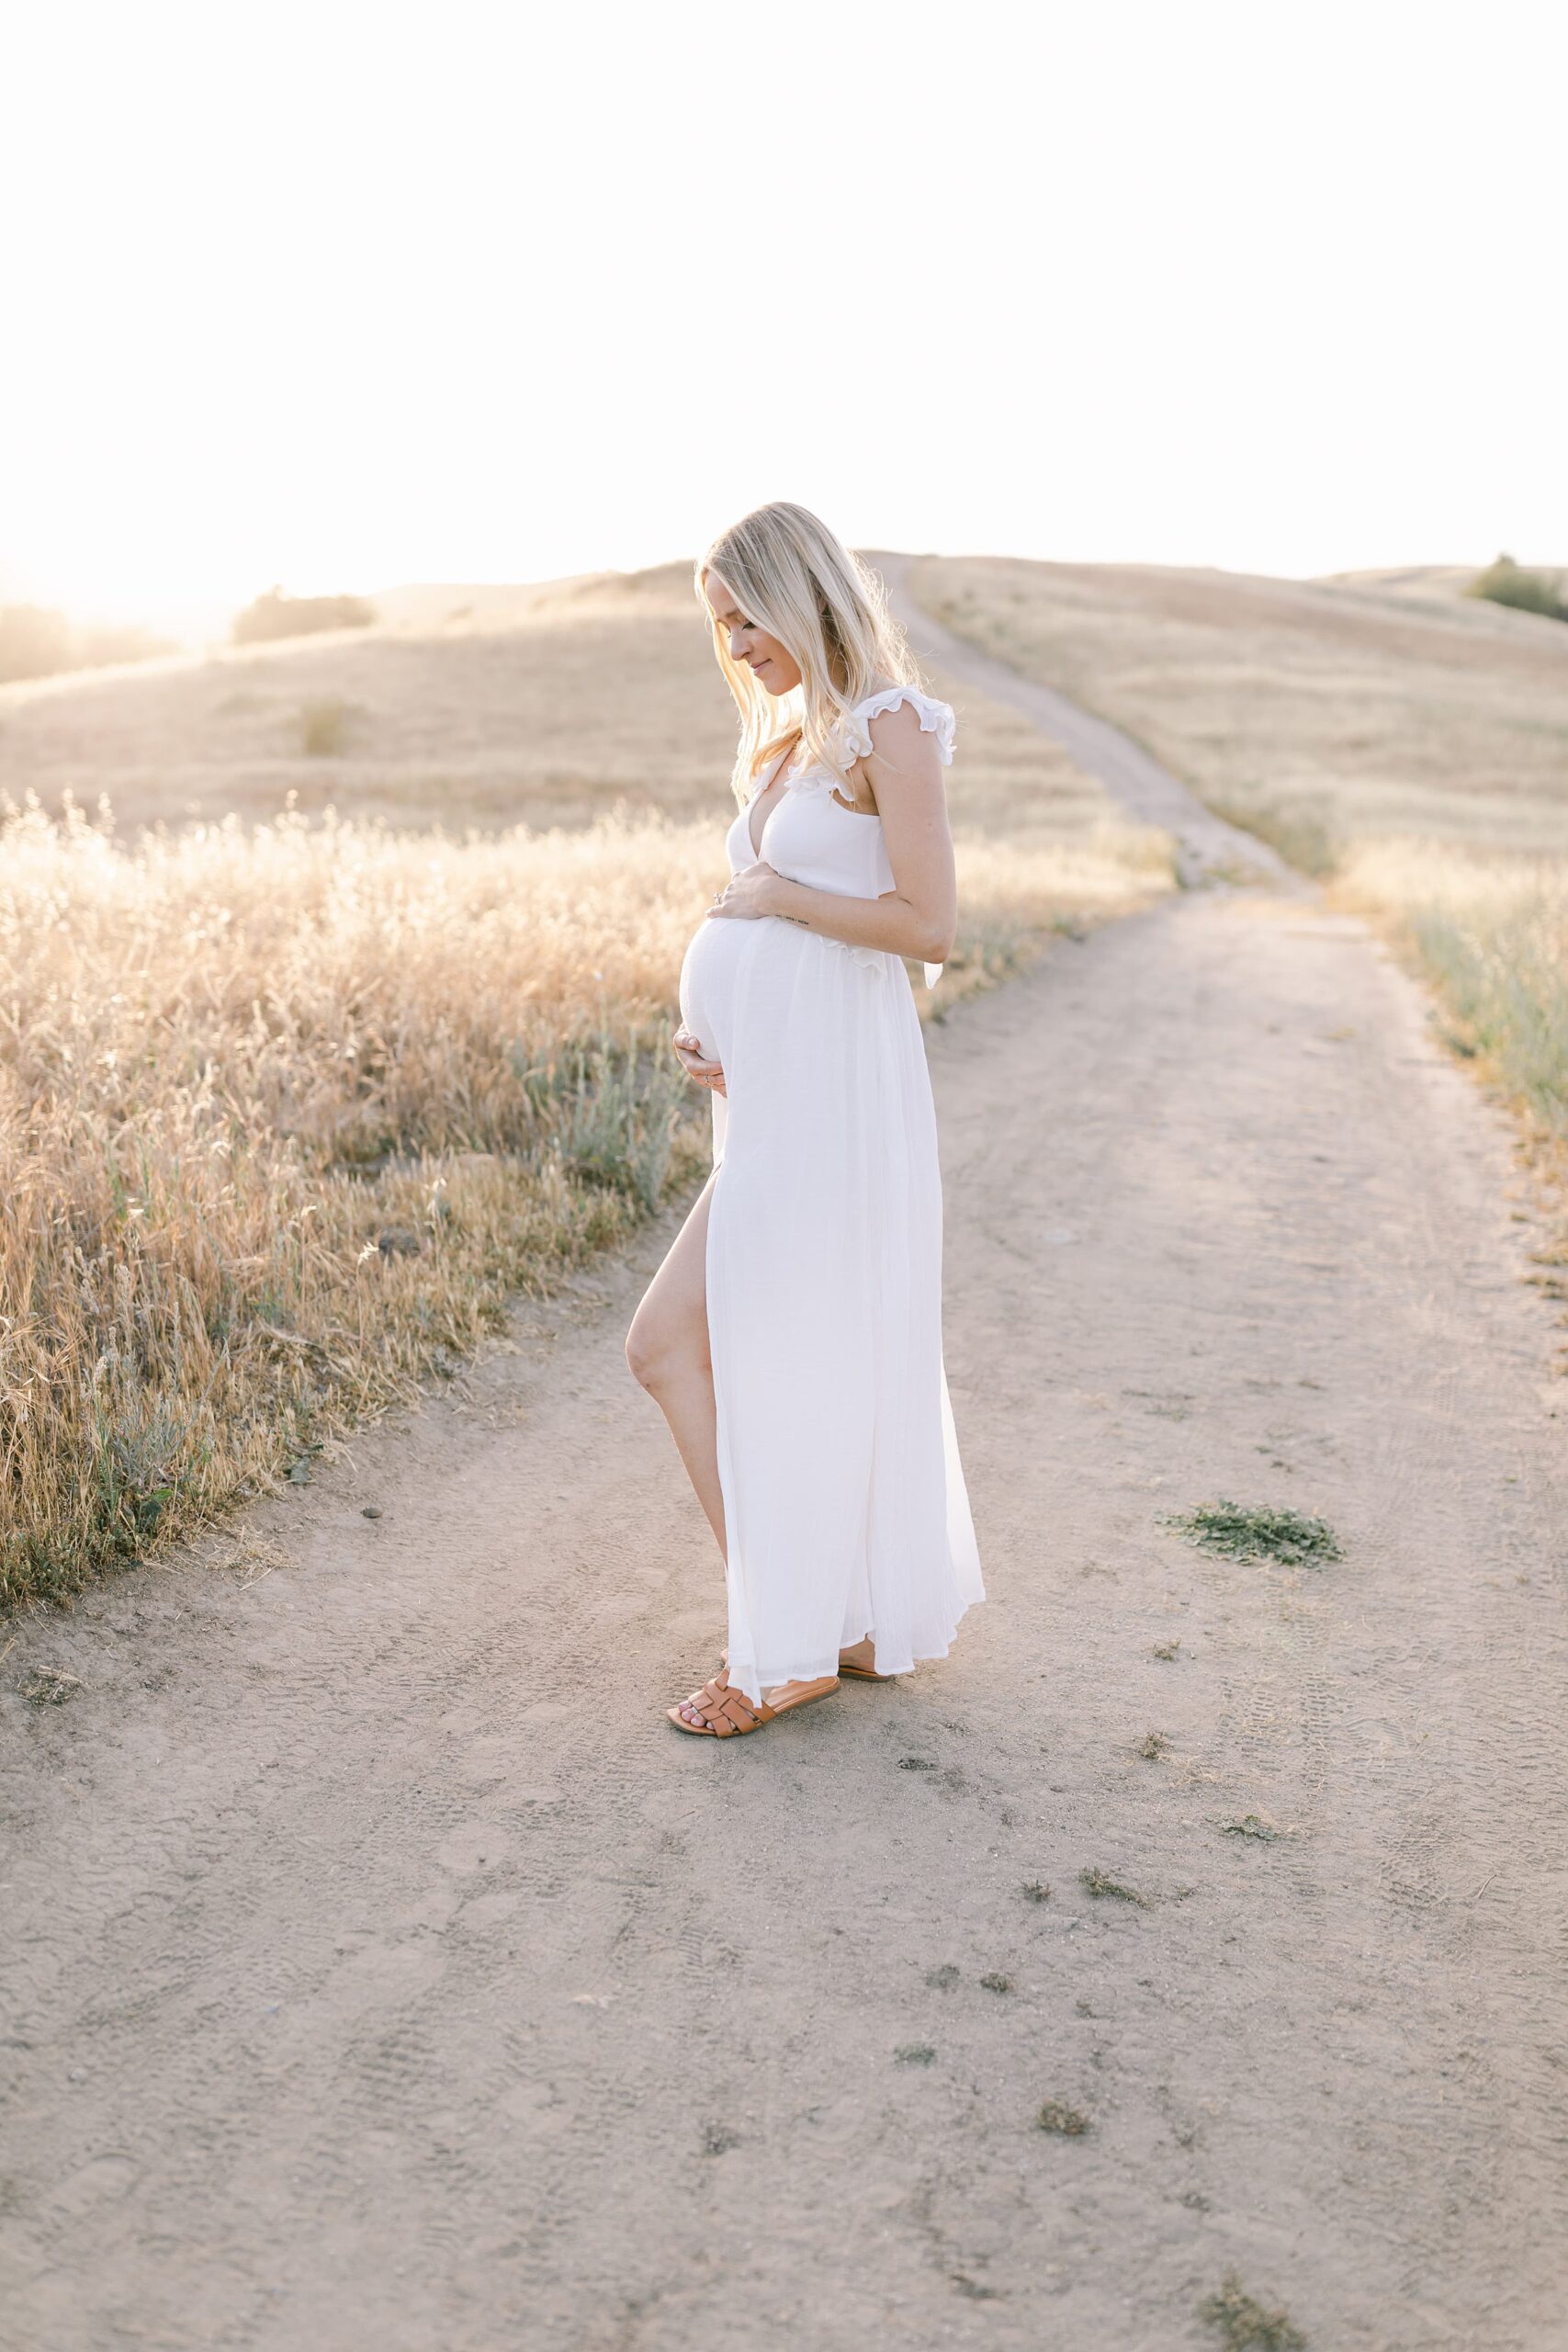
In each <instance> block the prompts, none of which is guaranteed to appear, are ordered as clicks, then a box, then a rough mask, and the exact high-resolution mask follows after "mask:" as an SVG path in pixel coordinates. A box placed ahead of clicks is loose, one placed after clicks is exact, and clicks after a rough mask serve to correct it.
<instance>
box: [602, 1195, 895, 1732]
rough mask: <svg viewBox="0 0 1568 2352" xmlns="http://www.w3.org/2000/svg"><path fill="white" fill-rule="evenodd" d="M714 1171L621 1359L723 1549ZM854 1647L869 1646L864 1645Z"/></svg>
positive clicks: (786, 1685)
mask: <svg viewBox="0 0 1568 2352" xmlns="http://www.w3.org/2000/svg"><path fill="white" fill-rule="evenodd" d="M717 1174H718V1170H717V1169H715V1170H714V1173H713V1175H712V1176H710V1177H709V1178H708V1181H707V1182H706V1183H705V1185H704V1186H703V1189H702V1191H701V1192H700V1193H698V1195H697V1197H696V1200H695V1201H694V1203H693V1204H692V1207H691V1210H690V1212H689V1214H688V1215H687V1217H686V1221H685V1223H684V1224H683V1225H682V1227H681V1230H680V1232H679V1233H678V1234H677V1235H676V1236H675V1238H674V1240H673V1241H672V1242H671V1245H670V1248H669V1250H667V1251H666V1253H665V1257H664V1261H663V1263H662V1265H661V1266H660V1269H659V1272H657V1273H656V1274H655V1275H654V1277H653V1280H652V1281H651V1282H650V1283H649V1286H648V1288H647V1290H645V1291H644V1293H643V1295H642V1300H641V1303H640V1305H639V1306H638V1307H637V1313H636V1314H635V1315H634V1316H633V1317H632V1322H631V1329H630V1330H629V1331H628V1332H627V1333H626V1362H627V1363H628V1364H629V1365H630V1367H631V1370H632V1374H633V1376H634V1378H636V1379H637V1381H639V1382H640V1383H641V1385H642V1386H643V1387H644V1388H646V1389H647V1390H648V1393H649V1396H650V1397H652V1398H653V1399H654V1401H655V1403H656V1404H657V1405H658V1407H659V1408H660V1411H661V1412H662V1414H663V1415H664V1418H665V1419H666V1420H667V1421H668V1422H669V1424H670V1432H671V1436H672V1437H673V1438H674V1440H675V1443H676V1446H677V1448H678V1449H679V1452H680V1455H681V1459H682V1462H683V1463H684V1464H685V1465H686V1475H687V1476H688V1477H689V1478H690V1479H691V1482H692V1484H693V1486H694V1487H695V1489H696V1495H697V1500H698V1501H699V1502H700V1503H701V1504H702V1507H703V1509H704V1510H705V1512H706V1513H707V1520H708V1525H709V1526H710V1527H711V1528H712V1529H713V1532H714V1535H715V1537H716V1540H717V1544H718V1548H719V1551H720V1553H721V1554H723V1553H725V1549H726V1547H725V1540H724V1493H723V1489H722V1488H721V1487H720V1486H719V1483H718V1408H717V1407H716V1404H715V1401H714V1392H713V1357H712V1355H711V1353H710V1352H709V1348H708V1310H707V1234H708V1208H709V1205H710V1204H711V1202H712V1199H713V1187H714V1178H715V1177H716V1175H717ZM859 1647H862V1648H866V1649H869V1647H870V1645H869V1644H862V1645H859ZM856 1654H857V1653H855V1652H851V1653H848V1655H850V1656H854V1655H856ZM868 1662H869V1661H868ZM817 1687H818V1686H817V1685H815V1684H813V1683H807V1682H781V1683H778V1684H776V1685H775V1686H774V1687H773V1689H772V1690H770V1691H767V1692H765V1693H764V1696H765V1697H766V1698H767V1700H768V1702H769V1703H770V1704H774V1705H776V1704H777V1703H778V1702H779V1701H781V1700H784V1699H789V1698H793V1697H795V1694H796V1693H797V1692H799V1691H808V1690H813V1689H815V1688H817ZM700 1696H701V1693H700V1692H699V1691H694V1692H693V1693H692V1696H691V1698H690V1699H688V1700H685V1701H683V1702H682V1705H681V1709H680V1713H681V1714H682V1716H683V1717H684V1719H685V1721H686V1722H687V1723H689V1724H693V1725H696V1724H700V1723H701V1722H702V1720H703V1718H702V1716H701V1714H700V1713H699V1712H698V1710H697V1707H696V1704H695V1702H696V1701H697V1700H698V1699H699V1698H700Z"/></svg>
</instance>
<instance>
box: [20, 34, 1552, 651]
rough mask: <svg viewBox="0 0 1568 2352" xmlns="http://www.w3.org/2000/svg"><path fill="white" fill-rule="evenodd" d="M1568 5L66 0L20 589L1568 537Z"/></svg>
mask: <svg viewBox="0 0 1568 2352" xmlns="http://www.w3.org/2000/svg"><path fill="white" fill-rule="evenodd" d="M1565 26H1568V12H1565V11H1564V10H1563V9H1562V7H1561V6H1559V5H1558V4H1557V0H1494V5H1493V6H1491V7H1483V6H1479V5H1477V0H1461V5H1455V0H1348V5H1347V0H1179V5H1176V0H1093V5H1084V0H1029V4H1028V5H1027V6H1019V5H1017V4H1016V0H1012V4H1011V5H1006V6H1002V5H997V0H942V5H932V0H889V5H865V0H827V5H823V0H787V5H779V6H773V7H769V6H765V5H759V6H750V7H739V6H720V5H716V0H707V5H705V6H701V7H698V6H694V5H689V0H635V4H634V5H631V6H626V5H623V0H601V4H600V5H596V6H575V5H573V0H552V5H549V6H542V5H539V4H538V0H441V5H440V6H428V5H426V6H409V5H407V0H371V4H370V5H362V4H361V0H307V5H303V6H301V5H299V0H266V5H265V6H262V5H259V4H258V0H198V5H195V6H189V5H175V0H138V5H137V6H134V7H129V6H126V5H125V0H107V4H106V5H82V0H50V5H49V6H39V7H35V8H32V9H29V10H28V11H27V12H25V14H23V13H22V12H17V15H16V17H13V19H12V21H11V23H10V25H9V28H8V30H7V34H6V67H5V75H4V83H3V87H0V218H4V220H6V269H5V279H4V304H3V308H0V337H3V339H4V345H5V352H4V364H3V365H0V453H3V455H0V466H3V469H4V470H3V477H0V598H6V599H15V598H19V597H24V596H26V597H31V598H37V599H40V600H43V601H47V602H53V603H60V604H63V605H68V606H70V607H71V608H73V610H76V611H78V612H81V613H85V614H93V615H96V616H115V617H141V616H145V617H149V618H154V619H162V620H164V621H165V622H173V623H175V625H185V626H187V627H192V626H197V625H198V624H199V623H200V622H201V621H202V620H205V619H209V618H210V619H211V620H213V621H216V620H217V619H219V618H220V616H224V615H226V614H227V613H228V612H229V611H230V610H231V609H232V607H233V606H234V605H237V604H239V603H242V602H243V601H246V600H247V599H248V598H249V597H250V596H252V595H254V594H255V593H256V592H257V591H258V590H259V589H261V588H263V587H265V586H267V585H268V584H270V583H271V582H274V581H278V582H283V583H285V584H286V585H287V586H288V587H290V588H291V589H293V590H294V591H296V592H297V593H307V592H312V591H323V590H332V589H337V588H352V589H358V590H366V591H372V590H374V589H375V588H376V587H377V586H378V585H386V584H389V583H390V582H396V581H407V580H437V579H439V580H452V581H457V580H468V581H482V580H533V579H544V578H550V577H553V576H556V575H558V574H560V573H566V572H576V571H589V570H595V569H598V568H600V567H602V566H607V565H616V566H634V565H637V564H642V563H648V562H655V561H660V560H666V559H669V558H671V557H676V556H685V555H693V554H695V553H696V552H697V551H698V550H699V549H700V548H701V547H702V546H703V545H705V543H706V541H707V540H708V539H709V538H710V537H713V536H714V534H715V533H716V532H717V531H718V530H719V529H721V528H722V527H723V526H724V525H725V524H726V523H728V522H729V521H731V520H732V519H733V518H734V517H735V516H736V515H739V514H740V513H742V512H744V511H745V509H747V508H748V507H750V506H752V505H755V504H757V503H760V502H761V501H762V500H764V499H768V498H776V497H788V498H795V499H799V500H802V501H804V502H805V503H807V505H810V506H812V507H815V508H816V509H817V510H818V512H819V513H820V514H822V515H824V516H825V517H826V518H827V519H828V520H829V522H830V523H831V524H832V526H834V528H836V529H837V530H838V531H840V533H841V535H842V536H843V537H846V538H847V539H849V540H851V541H852V542H853V543H857V544H860V545H862V546H889V547H906V548H931V549H938V550H942V551H944V552H981V553H1010V554H1021V555H1028V556H1038V557H1059V558H1070V559H1084V560H1097V559H1098V560H1144V561H1151V562H1164V563H1198V564H1219V565H1223V566H1226V567H1228V568H1233V569H1241V570H1256V571H1278V572H1292V573H1305V572H1314V571H1328V570H1338V569H1348V568H1351V567H1359V566H1367V565H1373V564H1397V563H1404V562H1408V563H1422V562H1444V561H1451V562H1470V561H1474V562H1477V563H1480V562H1484V561H1486V560H1489V559H1490V558H1491V557H1492V556H1493V555H1494V554H1495V553H1496V551H1497V550H1498V549H1499V548H1507V549H1508V550H1509V551H1510V552H1511V553H1513V554H1515V555H1516V556H1517V557H1519V559H1520V560H1525V561H1529V560H1536V561H1549V560H1551V559H1552V558H1554V557H1555V558H1556V559H1558V560H1562V561H1568V466H1565V465H1564V463H1563V430H1562V416H1563V410H1564V393H1565V386H1568V365H1565V362H1568V326H1565V317H1568V308H1565V305H1564V301H1563V280H1564V272H1563V266H1562V250H1563V249H1562V198H1563V186H1562V169H1561V159H1562V103H1563V92H1564V89H1565V87H1568V74H1565V70H1564V69H1565V67H1568V29H1565Z"/></svg>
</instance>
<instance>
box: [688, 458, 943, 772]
mask: <svg viewBox="0 0 1568 2352" xmlns="http://www.w3.org/2000/svg"><path fill="white" fill-rule="evenodd" d="M709 572H716V573H717V575H718V577H719V578H720V579H721V580H722V581H723V582H724V584H725V586H726V587H727V588H728V590H729V593H730V594H731V595H732V596H733V597H734V598H735V600H736V603H737V605H739V609H740V610H741V612H743V613H744V614H745V616H746V617H747V619H748V620H750V621H753V622H755V623H756V624H757V626H758V627H759V628H764V629H766V631H767V633H768V635H769V636H770V637H776V638H777V639H778V641H779V643H780V644H781V645H782V646H783V647H784V650H785V651H786V652H787V653H788V654H789V656H790V659H791V660H792V661H793V662H795V666H796V668H797V669H798V670H799V672H800V684H799V685H798V687H796V688H795V690H794V693H793V694H792V695H789V696H787V697H785V698H784V708H783V709H782V710H781V708H780V705H779V701H778V699H777V698H776V697H775V696H773V695H770V694H769V693H768V691H767V689H766V687H765V686H763V685H761V684H759V682H758V681H757V679H756V678H754V677H753V676H752V674H751V672H750V670H749V669H747V668H746V666H745V665H744V663H741V662H733V661H732V660H731V659H730V653H729V633H728V629H727V628H722V627H721V626H720V624H719V623H718V622H717V621H716V620H715V621H714V625H713V637H714V651H715V652H716V655H717V657H718V666H719V668H720V669H721V670H722V671H723V673H724V674H725V677H726V679H727V681H728V685H729V691H730V693H731V694H732V695H734V696H735V700H736V704H737V707H739V712H740V743H739V750H738V752H737V753H736V759H735V770H734V774H733V775H732V777H731V779H730V781H731V783H732V785H733V786H734V790H735V796H736V798H737V799H738V800H740V801H742V802H744V801H745V800H746V799H747V797H749V793H750V785H751V782H752V779H753V778H754V777H755V776H756V775H757V773H758V771H759V769H761V768H762V767H765V766H766V764H767V763H768V762H769V761H770V760H771V759H773V758H774V757H775V756H777V755H778V754H779V753H781V752H787V751H789V750H790V749H791V748H792V747H793V746H794V745H795V743H797V742H798V743H799V744H800V745H801V746H802V747H803V748H804V750H805V752H806V756H807V762H808V763H810V764H811V765H813V766H818V765H819V766H821V767H824V768H826V769H828V770H829V772H830V773H831V774H832V775H836V776H837V777H838V778H839V779H840V782H841V783H842V784H843V786H845V789H846V793H847V794H848V795H849V796H850V797H852V796H853V791H854V786H853V785H852V782H851V779H850V775H849V767H850V765H852V763H853V755H852V754H851V755H850V757H849V760H848V762H846V757H845V750H844V746H843V744H842V742H841V741H837V740H836V738H835V729H837V727H838V725H839V722H840V720H841V719H842V718H843V717H844V716H845V714H846V712H848V711H851V710H852V709H853V708H854V707H855V705H856V704H857V703H860V702H864V701H865V700H866V698H867V696H868V695H874V694H875V693H876V692H877V691H878V689H879V688H881V687H883V686H918V685H919V684H920V673H919V669H918V668H917V666H916V663H915V660H914V656H913V655H912V654H911V653H910V651H909V648H908V644H907V642H906V640H905V637H904V632H903V630H902V629H901V628H899V626H898V623H897V621H896V620H895V619H894V618H893V616H892V615H891V614H890V613H889V612H888V609H887V596H886V590H885V588H884V586H883V584H882V582H881V581H880V580H879V579H878V577H877V575H876V574H875V572H874V571H870V570H869V569H868V568H867V566H866V565H864V564H863V563H862V561H861V560H860V558H859V557H858V556H855V555H852V554H851V552H850V550H849V548H846V547H845V546H844V544H843V542H842V541H841V540H840V539H838V538H835V537H834V536H833V533H832V532H831V531H830V530H829V528H828V526H827V525H826V524H825V523H819V522H818V519H817V517H816V515H812V514H809V513H808V512H807V509H806V508H805V507H804V506H795V505H792V504H790V503H788V502H787V501H785V500H782V499H781V500H777V501H775V502H774V503H773V504H772V505H769V506H759V507H756V508H755V509H754V510H753V511H752V513H750V515H742V516H741V518H740V520H739V523H732V524H731V526H730V527H729V529H728V531H724V532H721V533H720V535H719V537H717V538H716V539H715V541H714V543H713V545H712V547H710V548H709V549H708V551H707V553H706V554H705V556H704V557H703V558H702V559H701V560H700V561H699V563H698V565H697V571H696V590H697V601H698V603H699V604H700V605H702V606H703V608H704V610H705V612H707V613H708V615H709V616H710V617H711V616H712V610H713V608H712V606H711V605H709V603H708V600H707V595H706V593H705V589H704V585H703V583H704V582H705V579H706V578H707V575H708V574H709ZM792 704H793V705H794V708H793V709H792V708H791V705H792Z"/></svg>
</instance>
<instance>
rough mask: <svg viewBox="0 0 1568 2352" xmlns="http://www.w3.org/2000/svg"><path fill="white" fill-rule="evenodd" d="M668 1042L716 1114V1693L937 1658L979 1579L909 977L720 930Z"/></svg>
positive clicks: (692, 969) (810, 936)
mask: <svg viewBox="0 0 1568 2352" xmlns="http://www.w3.org/2000/svg"><path fill="white" fill-rule="evenodd" d="M681 1010H682V1018H683V1019H684V1020H685V1021H686V1023H688V1025H689V1026H690V1027H691V1029H692V1030H693V1031H694V1034H695V1035H697V1036H698V1037H699V1038H701V1039H702V1040H703V1043H704V1044H705V1046H706V1047H707V1049H708V1051H709V1052H710V1054H713V1055H715V1056H716V1058H717V1059H718V1060H719V1061H720V1062H721V1063H722V1065H723V1068H724V1074H725V1083H726V1086H727V1088H728V1101H727V1100H726V1098H725V1097H724V1096H722V1095H717V1094H716V1095H715V1096H714V1097H713V1119H714V1159H715V1162H716V1165H717V1168H718V1171H719V1172H718V1174H717V1176H716V1180H715V1182H714V1189H713V1196H712V1199H711V1202H710V1204H709V1216H708V1229H707V1260H706V1264H707V1314H708V1329H709V1336H710V1342H711V1347H712V1354H713V1374H714V1390H715V1395H716V1400H717V1408H718V1476H719V1485H720V1487H721V1489H722V1492H723V1498H724V1517H725V1532H726V1541H727V1546H728V1603H729V1679H730V1680H731V1681H732V1682H733V1683H734V1684H735V1685H736V1687H737V1688H738V1689H739V1690H740V1691H743V1692H744V1693H745V1695H746V1696H747V1698H749V1699H750V1700H752V1701H753V1702H758V1701H760V1700H761V1694H762V1691H763V1690H764V1688H767V1687H771V1686H773V1684H775V1683H780V1682H788V1681H795V1680H809V1679H814V1678H816V1677H817V1676H819V1675H828V1674H834V1673H836V1672H837V1671H838V1658H839V1652H840V1648H842V1647H846V1646H848V1645H850V1644H852V1643H854V1642H859V1641H862V1640H863V1639H864V1638H865V1637H866V1635H867V1634H870V1635H872V1636H873V1637H874V1644H875V1662H876V1668H877V1671H878V1672H879V1673H882V1674H898V1673H905V1672H908V1669H909V1668H911V1667H912V1666H913V1665H914V1664H915V1662H916V1660H917V1659H919V1658H930V1657H945V1655H946V1653H947V1650H948V1647H949V1645H950V1644H951V1642H952V1640H953V1633H954V1631H955V1630H956V1628H957V1625H958V1622H959V1620H960V1618H961V1617H962V1616H963V1614H964V1611H965V1609H966V1608H968V1606H969V1605H970V1603H971V1602H972V1601H977V1600H984V1598H985V1589H984V1586H983V1584H982V1581H981V1576H980V1563H979V1557H978V1554H977V1551H976V1542H975V1531H974V1525H973V1522H972V1520H971V1517H970V1510H969V1498H968V1495H967V1492H966V1490H965V1487H964V1474H963V1470H962V1467H961V1466H960V1462H959V1454H958V1442H957V1437H956V1433H955V1431H954V1428H953V1408H952V1404H951V1402H950V1400H949V1397H948V1388H947V1374H946V1370H945V1367H944V1365H943V1362H942V1181H941V1174H940V1170H939V1168H938V1162H937V1138H936V1117H935V1111H934V1106H933V1103H932V1100H931V1076H930V1072H929V1069H928V1068H927V1064H926V1054H925V1041H924V1038H923V1036H922V1034H921V1030H920V1022H919V1014H918V1013H917V1012H916V1010H915V1003H914V998H913V994H912V992H911V989H910V987H909V979H908V973H907V972H906V970H905V968H904V965H903V961H902V959H901V958H900V957H899V956H891V955H884V954H880V953H877V952H876V951H874V950H871V949H867V948H851V947H847V946H846V945H844V944H843V943H841V942H840V941H838V940H833V939H825V938H823V937H822V936H821V935H820V934H819V933H813V932H807V931H804V930H802V929H801V927H800V926H799V925H798V924H795V923H790V922H784V921H782V920H781V919H779V918H778V917H774V916H763V917H761V918H759V919H755V920H740V919H738V918H732V919H724V918H720V919H717V920H710V921H708V922H705V924H704V926H703V928H702V929H701V930H700V931H699V932H698V933H697V935H696V937H695V938H694V940H693V942H692V944H691V947H690V948H689V949H688V951H687V956H686V962H685V967H684V968H683V970H682V982H681Z"/></svg>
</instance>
